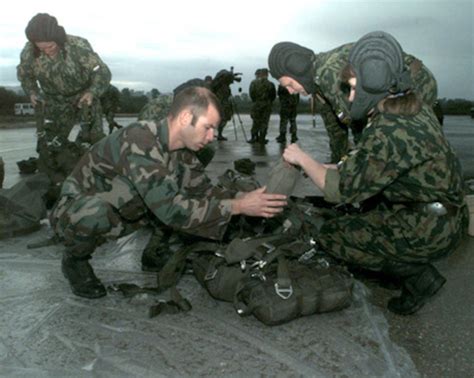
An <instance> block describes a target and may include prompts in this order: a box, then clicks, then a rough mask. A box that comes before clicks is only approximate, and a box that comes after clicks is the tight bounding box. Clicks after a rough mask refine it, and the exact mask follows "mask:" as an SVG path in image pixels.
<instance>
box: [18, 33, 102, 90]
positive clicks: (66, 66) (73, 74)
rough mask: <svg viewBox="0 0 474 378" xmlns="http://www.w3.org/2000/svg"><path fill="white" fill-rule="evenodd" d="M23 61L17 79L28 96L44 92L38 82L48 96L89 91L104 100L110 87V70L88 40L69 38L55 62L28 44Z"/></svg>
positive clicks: (70, 36) (24, 50)
mask: <svg viewBox="0 0 474 378" xmlns="http://www.w3.org/2000/svg"><path fill="white" fill-rule="evenodd" d="M20 59H21V60H20V64H19V65H18V67H17V76H18V80H19V81H20V82H21V86H22V88H23V90H24V91H25V93H26V94H27V95H31V94H33V93H35V94H39V93H40V91H39V87H38V84H37V81H38V82H39V83H40V86H41V89H42V90H43V92H44V93H45V95H46V96H65V97H70V96H74V95H77V94H80V93H83V92H85V91H90V92H92V94H93V95H94V96H95V97H100V96H102V95H103V94H104V92H105V91H106V90H107V88H108V87H109V84H110V79H111V73H110V70H109V68H108V67H107V65H106V64H105V63H104V62H103V61H102V59H100V57H99V55H97V53H95V52H94V50H92V47H91V45H90V44H89V42H88V41H87V40H86V39H84V38H80V37H76V36H72V35H68V36H67V39H66V43H65V45H64V49H61V50H60V51H59V53H58V55H57V56H56V57H55V58H54V59H51V58H49V57H48V56H47V55H46V54H43V53H41V54H40V55H39V56H38V57H35V54H34V45H33V44H32V43H31V42H27V43H26V45H25V47H24V48H23V51H22V52H21V55H20Z"/></svg>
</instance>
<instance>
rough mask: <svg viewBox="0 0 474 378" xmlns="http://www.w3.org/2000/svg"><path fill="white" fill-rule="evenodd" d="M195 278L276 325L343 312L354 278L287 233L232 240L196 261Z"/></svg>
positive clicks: (241, 309)
mask: <svg viewBox="0 0 474 378" xmlns="http://www.w3.org/2000/svg"><path fill="white" fill-rule="evenodd" d="M193 270H194V274H195V276H196V278H197V280H198V281H199V282H200V283H201V285H202V286H203V287H204V288H205V289H206V290H207V291H208V292H209V294H210V295H211V296H212V297H213V298H215V299H217V300H222V301H227V302H233V304H234V307H235V309H236V311H237V313H238V314H239V315H241V316H247V315H251V314H252V315H254V316H255V317H256V318H257V319H258V320H260V321H261V322H263V323H264V324H266V325H278V324H283V323H286V322H288V321H290V320H293V319H296V318H299V317H302V316H307V315H312V314H315V313H322V312H330V311H337V310H341V309H343V308H345V307H348V306H349V305H350V303H351V299H352V286H353V278H352V276H351V275H350V274H349V273H348V272H347V271H346V270H345V269H343V268H342V267H339V266H336V265H334V266H332V265H330V264H329V262H328V260H327V259H326V258H324V257H322V256H321V254H320V253H318V252H317V250H316V248H315V246H314V245H312V244H311V243H308V242H304V241H300V240H295V239H292V238H290V237H289V236H285V235H272V236H267V237H257V238H248V239H245V240H244V239H239V238H236V239H234V240H233V241H232V242H231V243H230V244H229V245H228V247H227V248H226V249H225V250H218V251H217V252H216V253H215V254H213V255H201V256H198V257H197V258H196V259H194V261H193Z"/></svg>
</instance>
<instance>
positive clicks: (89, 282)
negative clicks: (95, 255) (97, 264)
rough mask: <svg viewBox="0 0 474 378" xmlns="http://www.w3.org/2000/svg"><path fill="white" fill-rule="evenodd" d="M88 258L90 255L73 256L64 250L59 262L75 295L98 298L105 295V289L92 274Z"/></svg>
mask: <svg viewBox="0 0 474 378" xmlns="http://www.w3.org/2000/svg"><path fill="white" fill-rule="evenodd" d="M89 259H90V256H86V257H74V256H72V255H71V254H70V253H69V252H67V251H65V252H64V253H63V260H62V264H61V268H62V272H63V274H64V277H66V278H67V280H68V281H69V284H70V285H71V289H72V292H73V293H74V294H75V295H77V296H79V297H84V298H90V299H93V298H100V297H103V296H105V295H107V291H106V290H105V287H104V285H102V283H101V282H100V280H99V279H98V278H97V277H96V275H95V274H94V270H93V269H92V267H91V265H90V264H89Z"/></svg>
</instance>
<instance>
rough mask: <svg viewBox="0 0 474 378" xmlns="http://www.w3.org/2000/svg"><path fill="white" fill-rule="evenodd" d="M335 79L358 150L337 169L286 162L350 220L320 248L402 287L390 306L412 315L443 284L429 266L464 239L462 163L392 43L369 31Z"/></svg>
mask: <svg viewBox="0 0 474 378" xmlns="http://www.w3.org/2000/svg"><path fill="white" fill-rule="evenodd" d="M349 62H350V65H348V66H347V67H346V68H345V69H344V71H343V76H342V77H343V78H345V79H347V82H348V84H349V85H350V88H351V94H350V101H352V106H351V113H350V115H351V117H352V118H353V119H356V120H358V119H362V118H364V117H367V116H368V117H369V123H368V125H367V126H366V127H365V128H364V130H363V132H362V135H361V138H360V141H359V143H358V145H357V148H356V149H355V150H353V151H352V152H351V153H350V154H349V155H348V157H347V159H345V160H343V161H342V162H341V163H340V164H338V165H337V166H332V165H325V164H321V163H319V162H317V161H315V160H313V159H312V158H311V157H310V156H309V155H307V154H306V153H304V152H303V151H302V150H301V149H300V148H299V147H298V146H297V145H296V144H292V145H290V146H289V147H287V148H286V150H285V151H284V155H283V156H284V159H285V160H286V161H288V162H290V163H293V164H296V165H299V166H301V167H302V168H303V170H304V171H305V172H306V174H307V175H308V176H309V177H310V178H311V179H312V180H313V181H314V183H315V184H316V185H317V186H318V187H319V188H320V189H321V190H322V191H323V193H324V196H325V199H326V200H327V201H329V202H333V203H343V204H346V205H347V204H352V205H354V206H356V205H357V206H356V207H354V210H356V209H357V210H356V211H353V212H352V213H346V214H338V215H335V216H334V217H328V218H329V219H328V220H327V221H326V222H325V223H324V225H323V226H322V228H321V230H320V234H319V236H318V238H319V243H320V245H321V246H322V247H323V249H324V250H325V251H326V252H328V253H329V254H331V255H332V256H334V257H336V258H337V259H340V260H343V261H345V262H347V263H349V264H352V265H356V266H360V267H362V268H365V269H369V270H374V271H382V272H383V273H384V274H385V275H388V276H392V277H395V278H397V279H399V280H401V283H402V294H401V297H398V298H392V299H391V300H390V301H389V304H388V308H389V310H391V311H392V312H395V313H398V314H403V315H405V314H410V313H413V312H415V311H417V310H418V309H419V308H421V306H423V304H424V303H425V302H426V300H427V299H428V298H429V297H431V296H432V295H434V294H435V293H436V292H437V291H438V290H439V289H440V288H441V287H442V286H443V284H444V282H445V279H444V277H442V276H441V274H440V273H439V272H438V271H437V270H436V269H435V268H434V267H433V266H432V265H431V264H430V262H431V261H433V260H434V259H437V258H439V257H441V256H444V255H446V254H449V253H451V252H453V251H454V250H455V249H456V247H457V246H458V244H459V242H460V240H461V238H462V237H463V235H464V234H465V232H466V229H467V223H468V213H467V207H466V204H465V201H464V194H463V182H462V172H461V167H460V163H459V161H458V159H457V157H456V155H455V153H454V151H453V149H452V147H451V146H450V145H449V143H448V141H447V140H446V138H445V137H444V135H443V131H442V128H441V125H440V124H439V122H438V121H437V119H436V116H435V114H434V112H433V109H432V108H431V107H430V106H428V105H427V104H426V103H423V102H422V101H421V100H420V99H419V98H418V97H417V95H416V93H415V92H414V91H413V90H412V88H414V86H413V81H412V80H413V79H412V77H411V73H410V72H409V71H407V70H406V66H405V65H404V63H403V56H402V50H401V47H400V45H399V44H398V42H397V41H396V40H395V38H393V36H391V35H390V34H388V33H384V32H373V33H369V34H367V35H366V36H364V37H363V38H361V39H360V40H359V41H358V42H357V43H356V44H355V45H354V47H353V48H352V50H351V52H350V56H349Z"/></svg>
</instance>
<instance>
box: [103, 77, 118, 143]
mask: <svg viewBox="0 0 474 378" xmlns="http://www.w3.org/2000/svg"><path fill="white" fill-rule="evenodd" d="M100 105H101V106H102V112H103V113H104V116H105V119H106V120H107V123H108V124H109V134H111V133H112V131H114V128H117V129H120V128H121V127H122V126H121V125H119V124H118V123H117V122H115V119H114V118H115V113H117V110H118V109H119V107H120V91H119V90H118V89H117V87H115V86H113V85H110V86H109V88H107V90H106V91H105V93H104V94H103V95H102V97H101V98H100Z"/></svg>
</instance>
